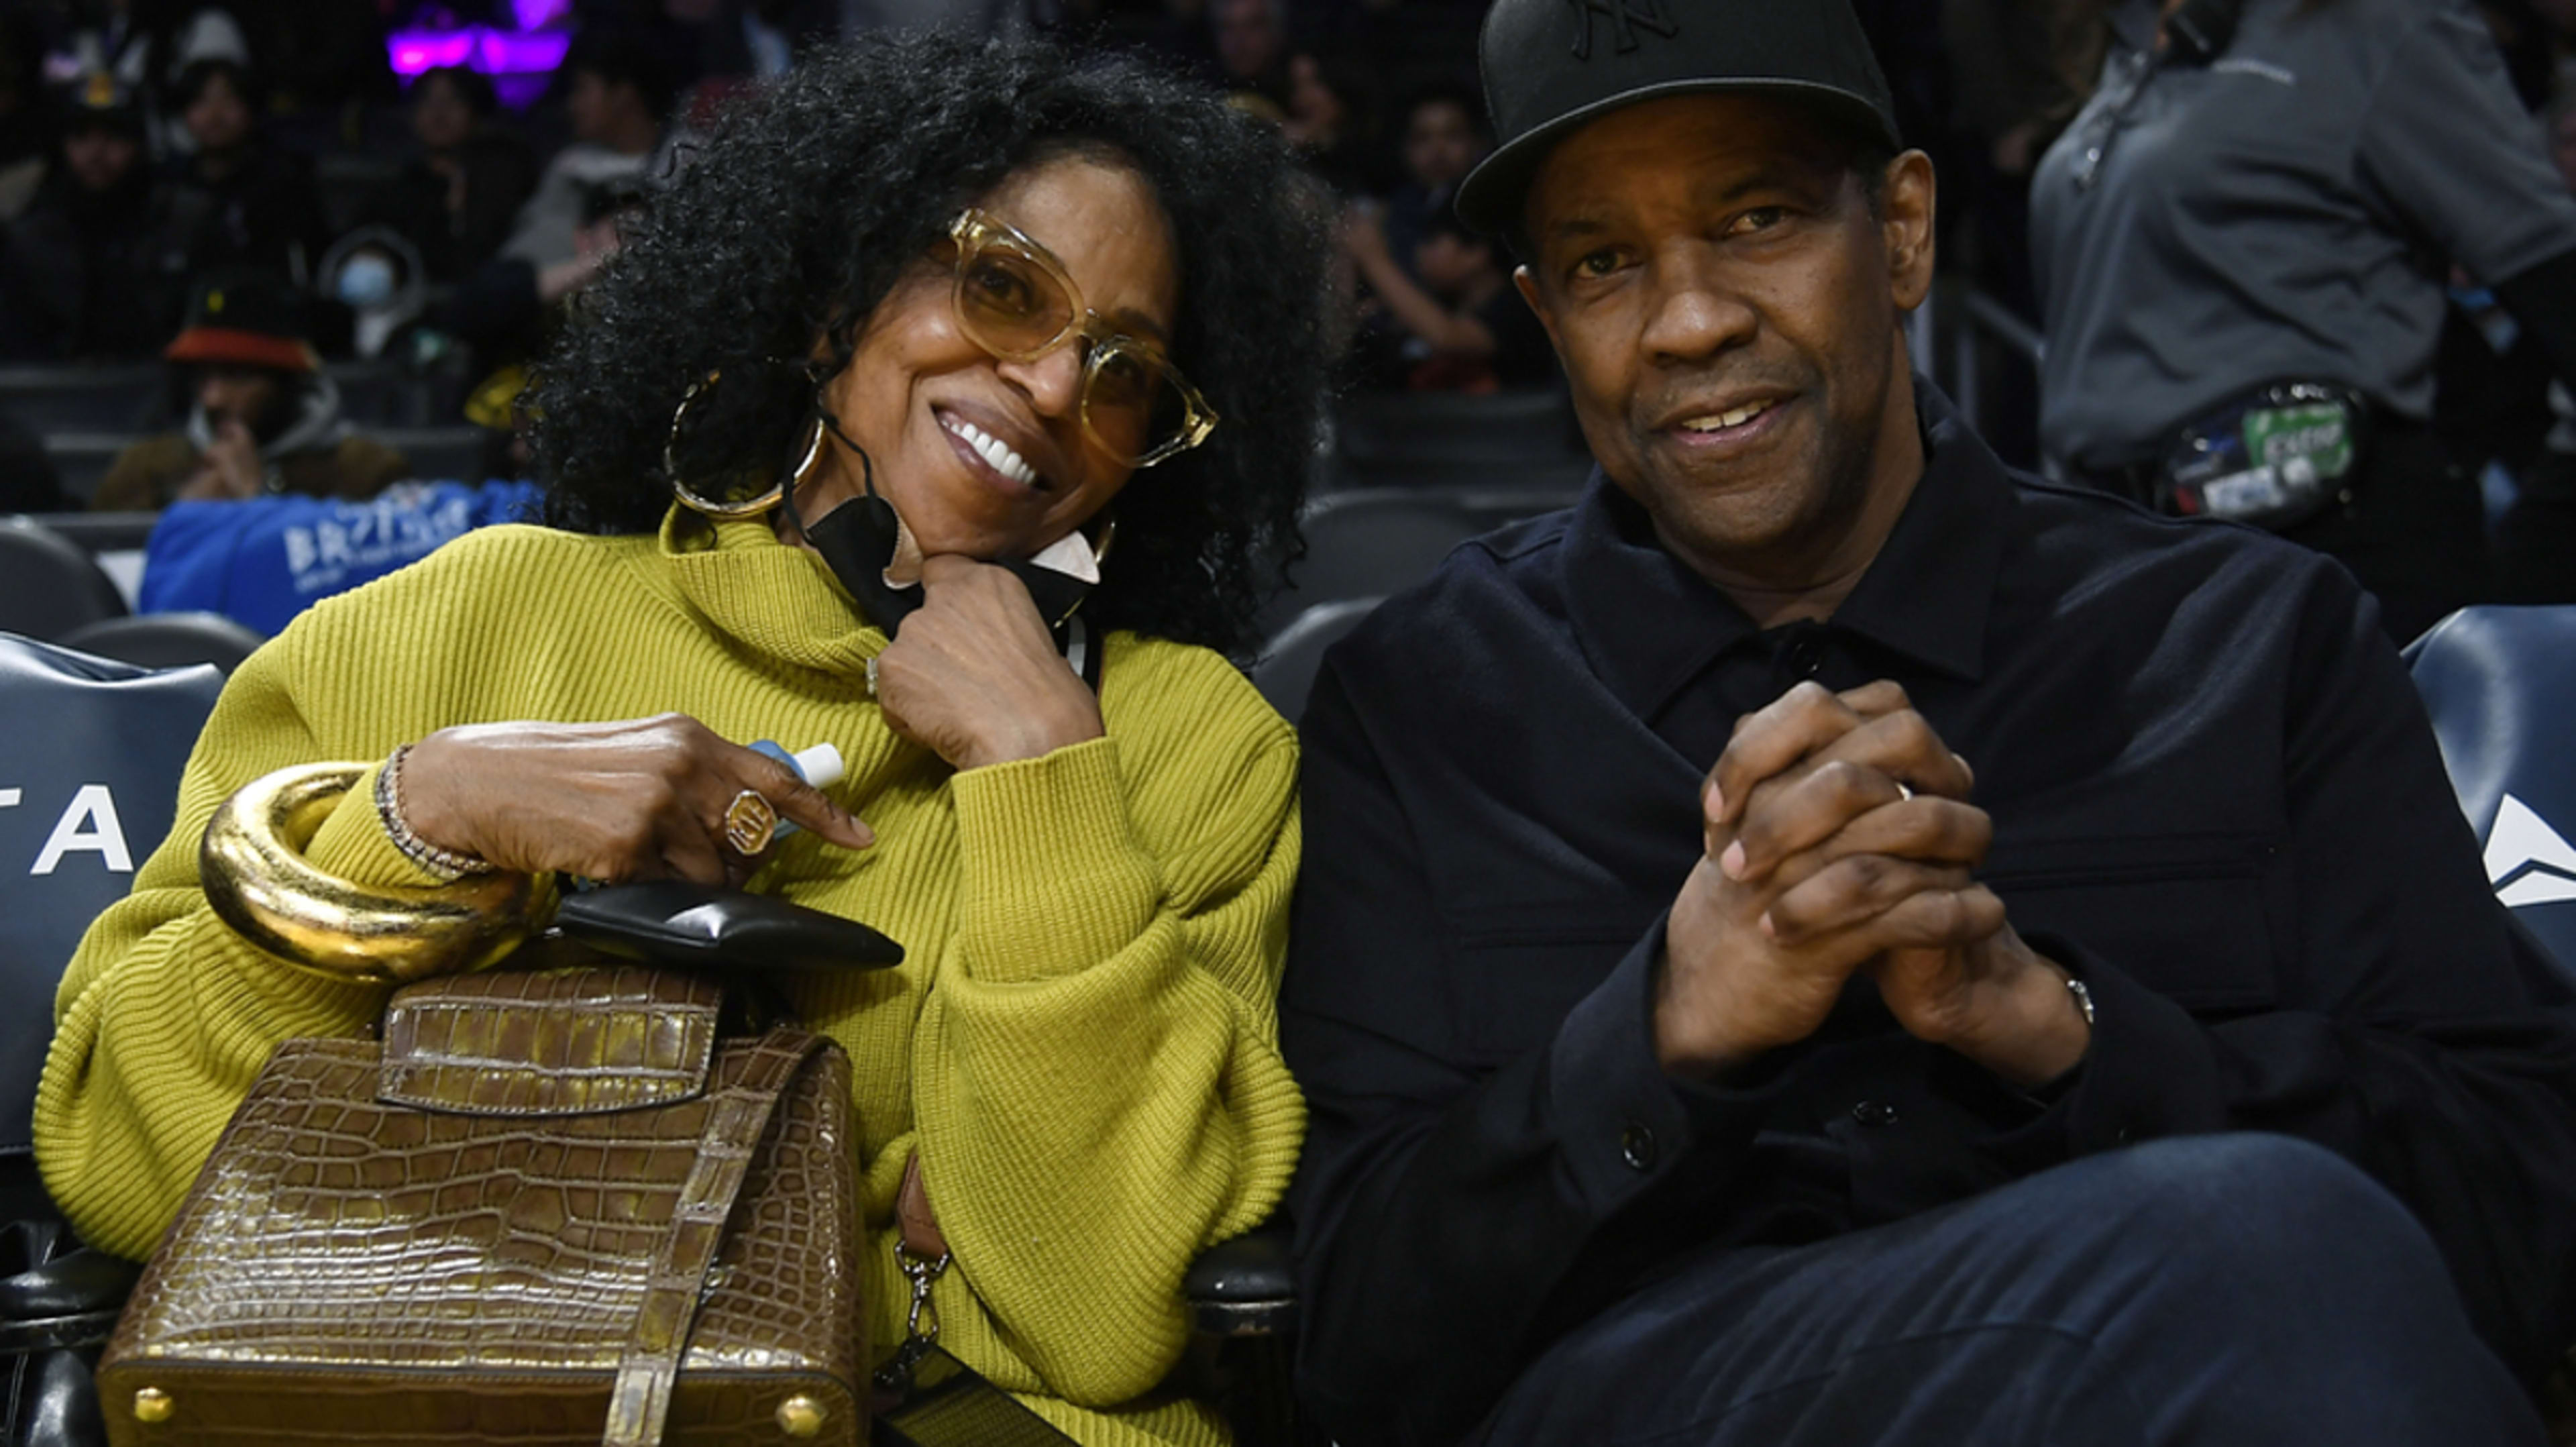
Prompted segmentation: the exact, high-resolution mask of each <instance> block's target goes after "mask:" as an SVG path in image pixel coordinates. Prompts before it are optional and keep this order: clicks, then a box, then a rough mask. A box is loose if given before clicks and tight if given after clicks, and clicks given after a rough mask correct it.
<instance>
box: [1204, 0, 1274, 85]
mask: <svg viewBox="0 0 2576 1447" xmlns="http://www.w3.org/2000/svg"><path fill="white" fill-rule="evenodd" d="M1281 39H1282V37H1281V36H1280V34H1279V17H1278V12H1276V11H1274V10H1272V9H1271V8H1270V0H1217V3H1216V54H1217V59H1218V60H1219V61H1220V62H1221V63H1222V64H1223V65H1224V66H1225V73H1226V74H1227V75H1229V76H1232V77H1234V78H1235V79H1236V80H1259V79H1260V78H1261V77H1263V76H1265V75H1268V74H1269V73H1270V69H1271V67H1272V66H1275V65H1277V64H1278V63H1279V47H1280V42H1281Z"/></svg>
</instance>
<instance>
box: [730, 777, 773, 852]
mask: <svg viewBox="0 0 2576 1447" xmlns="http://www.w3.org/2000/svg"><path fill="white" fill-rule="evenodd" d="M777 832H778V811H777V810H776V809H774V808H772V807H771V806H770V803H769V801H768V800H767V799H764V798H762V797H760V791H759V790H757V789H745V790H743V791H742V792H741V793H739V794H736V795H734V796H733V802H732V803H730V804H727V805H725V811H724V836H725V842H726V843H727V844H730V845H732V846H733V849H734V852H735V853H736V854H739V855H742V856H743V857H744V858H746V859H748V858H750V857H751V856H752V855H755V854H758V853H759V852H760V851H762V850H764V849H766V848H768V847H769V839H770V836H771V835H773V834H776V833H777Z"/></svg>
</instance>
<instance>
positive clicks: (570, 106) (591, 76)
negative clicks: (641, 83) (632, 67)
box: [564, 70, 623, 141]
mask: <svg viewBox="0 0 2576 1447" xmlns="http://www.w3.org/2000/svg"><path fill="white" fill-rule="evenodd" d="M622 88H623V87H620V86H615V85H611V84H610V83H609V82H608V81H607V80H606V79H605V78H604V77H602V76H601V75H600V74H599V73H598V72H597V71H592V70H578V71H575V72H573V77H572V89H570V90H569V91H566V92H565V93H564V114H565V116H566V118H567V119H569V120H570V121H571V122H572V133H573V135H574V136H575V137H576V138H578V139H580V140H585V141H604V140H606V139H607V138H608V133H609V131H610V130H611V129H612V128H613V127H614V126H615V125H616V123H617V101H618V95H617V92H618V91H619V90H620V89H622Z"/></svg>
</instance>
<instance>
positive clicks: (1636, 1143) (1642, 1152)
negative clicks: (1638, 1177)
mask: <svg viewBox="0 0 2576 1447" xmlns="http://www.w3.org/2000/svg"><path fill="white" fill-rule="evenodd" d="M1619 1158H1620V1159H1621V1160H1624V1161H1626V1162H1627V1163H1628V1164H1629V1165H1630V1166H1632V1167H1634V1168H1635V1169H1637V1170H1641V1171H1651V1170H1653V1169H1654V1168H1655V1133H1654V1132H1653V1131H1650V1130H1648V1129H1646V1128H1645V1127H1644V1126H1641V1125H1632V1126H1630V1127H1628V1128H1627V1129H1626V1130H1623V1131H1621V1132H1619Z"/></svg>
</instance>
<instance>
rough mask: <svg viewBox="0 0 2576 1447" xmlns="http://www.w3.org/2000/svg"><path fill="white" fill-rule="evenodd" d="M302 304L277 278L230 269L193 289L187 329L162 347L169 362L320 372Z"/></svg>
mask: <svg viewBox="0 0 2576 1447" xmlns="http://www.w3.org/2000/svg"><path fill="white" fill-rule="evenodd" d="M311 336H312V333H311V331H310V330H308V329H307V327H306V325H305V319H304V302H303V299H302V298H301V297H300V296H298V295H297V294H296V291H295V288H293V287H292V286H289V285H288V284H287V283H286V281H285V280H284V279H283V278H281V277H274V276H270V275H268V274H267V273H265V272H257V271H231V272H226V273H223V274H221V275H218V276H216V277H214V278H213V279H211V280H209V281H208V282H206V284H205V285H203V286H201V287H199V288H197V292H196V295H195V296H194V297H192V298H190V300H189V303H188V325H187V328H186V330H184V331H182V332H180V333H179V335H178V336H177V337H175V338H173V339H172V341H171V343H170V345H169V346H167V347H164V348H162V350H161V355H162V356H163V357H164V358H166V359H168V360H170V361H173V362H211V363H219V364H224V365H229V366H239V367H269V368H273V369H275V370H277V371H280V372H318V371H320V370H321V369H322V361H321V358H319V357H317V356H315V355H314V352H313V344H312V341H311V340H310V338H311Z"/></svg>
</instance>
